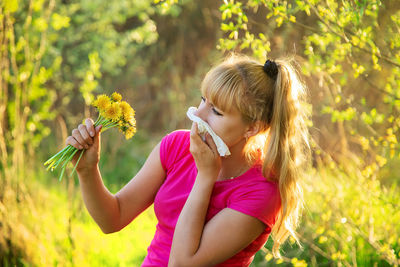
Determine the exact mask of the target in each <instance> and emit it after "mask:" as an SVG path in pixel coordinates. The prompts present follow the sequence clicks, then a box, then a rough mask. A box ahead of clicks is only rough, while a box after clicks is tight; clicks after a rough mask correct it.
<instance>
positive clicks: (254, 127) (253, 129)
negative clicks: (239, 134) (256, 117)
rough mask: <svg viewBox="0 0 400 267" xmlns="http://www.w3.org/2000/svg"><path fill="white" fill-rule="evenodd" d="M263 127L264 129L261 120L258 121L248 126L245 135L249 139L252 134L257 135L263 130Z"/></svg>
mask: <svg viewBox="0 0 400 267" xmlns="http://www.w3.org/2000/svg"><path fill="white" fill-rule="evenodd" d="M261 129H262V127H261V122H259V121H256V122H254V123H252V124H250V125H249V126H248V128H247V131H246V133H245V134H244V136H245V137H246V139H248V138H250V137H252V136H255V135H257V134H258V133H259V132H260V131H261Z"/></svg>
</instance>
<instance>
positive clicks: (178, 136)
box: [160, 130, 190, 172]
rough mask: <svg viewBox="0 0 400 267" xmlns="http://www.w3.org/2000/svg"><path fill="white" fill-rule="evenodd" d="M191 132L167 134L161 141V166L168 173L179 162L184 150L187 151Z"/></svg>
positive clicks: (179, 131) (183, 131) (182, 131)
mask: <svg viewBox="0 0 400 267" xmlns="http://www.w3.org/2000/svg"><path fill="white" fill-rule="evenodd" d="M189 138H190V132H189V131H187V130H178V131H174V132H172V133H169V134H167V135H166V136H164V138H163V139H162V140H161V144H160V160H161V165H162V167H163V168H164V170H165V171H166V172H168V170H169V169H170V168H171V167H172V166H173V164H174V163H175V162H176V161H177V160H178V158H179V155H180V154H182V151H183V149H187V148H188V145H189V144H190V140H189Z"/></svg>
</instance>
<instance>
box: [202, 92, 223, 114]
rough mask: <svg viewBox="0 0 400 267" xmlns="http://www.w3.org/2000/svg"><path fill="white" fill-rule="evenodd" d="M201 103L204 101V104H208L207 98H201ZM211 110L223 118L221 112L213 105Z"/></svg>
mask: <svg viewBox="0 0 400 267" xmlns="http://www.w3.org/2000/svg"><path fill="white" fill-rule="evenodd" d="M201 101H203V102H204V103H205V102H206V98H205V97H204V96H202V97H201ZM211 109H212V111H213V112H214V114H215V115H217V116H222V114H221V113H220V112H218V111H217V110H216V109H215V108H214V106H213V105H212V104H211Z"/></svg>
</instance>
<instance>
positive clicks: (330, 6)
mask: <svg viewBox="0 0 400 267" xmlns="http://www.w3.org/2000/svg"><path fill="white" fill-rule="evenodd" d="M230 52H240V53H244V54H246V55H249V56H252V57H254V58H256V59H258V60H259V61H260V62H261V63H263V62H265V59H266V58H271V59H275V58H279V57H285V56H289V57H292V58H295V59H296V61H297V62H298V68H299V71H300V73H301V74H302V77H303V80H304V82H305V84H306V85H307V87H308V91H309V104H307V105H304V108H307V109H309V111H310V112H311V113H312V118H311V120H310V121H309V122H308V125H309V129H310V133H311V138H312V140H311V145H312V149H313V162H312V167H313V168H312V170H311V171H310V173H309V175H308V176H307V177H306V179H305V180H304V193H305V203H304V206H305V209H304V213H303V216H302V222H301V225H300V227H299V228H298V232H299V235H300V241H301V243H302V246H303V247H302V248H300V247H299V246H298V245H297V244H295V242H294V240H292V239H289V240H288V241H287V243H286V244H285V245H284V246H283V249H282V254H283V256H284V257H283V258H282V259H274V258H273V257H272V254H271V253H270V250H269V249H270V248H271V240H269V241H268V243H267V244H266V246H265V249H263V250H262V251H260V252H258V253H257V254H256V257H255V260H254V262H253V264H252V266H299V267H300V266H399V264H400V224H399V221H400V188H399V181H400V168H399V166H400V146H399V144H398V138H399V127H400V118H399V111H400V87H399V85H400V1H396V0H387V1H379V0H371V1H367V0H350V1H345V0H343V1H334V0H321V1H320V0H305V1H303V0H287V1H278V0H248V1H235V0H224V1H212V0H203V1H193V0H181V1H177V0H166V1H161V0H129V1H128V0H119V1H107V0H92V1H83V0H3V1H1V2H0V265H1V266H139V265H140V263H141V261H142V260H143V258H144V256H145V255H146V248H147V246H148V245H149V244H150V241H151V239H152V236H153V233H154V230H155V223H156V220H155V217H154V213H153V209H152V207H150V208H149V209H148V211H146V212H144V213H143V214H142V215H140V216H139V217H138V218H137V219H136V220H135V221H134V222H133V223H131V224H130V225H129V226H127V227H126V228H125V229H123V230H122V231H121V232H119V233H115V234H112V235H104V234H103V233H102V232H101V231H100V229H99V228H98V227H97V225H96V224H95V223H94V221H93V220H92V219H91V218H90V216H89V215H88V213H87V211H86V209H85V207H84V205H83V201H82V199H81V195H80V189H79V184H78V181H77V177H76V175H74V176H73V177H67V176H65V177H64V179H63V180H62V181H61V182H59V181H58V174H59V171H58V170H55V171H54V172H46V170H45V167H44V166H43V163H44V162H45V161H46V160H47V159H48V158H49V157H50V156H52V155H54V154H55V153H56V152H58V151H59V150H60V149H62V148H63V147H64V144H65V139H66V137H67V136H68V135H70V132H71V130H72V129H73V128H75V127H76V126H77V125H78V124H80V123H81V122H82V120H83V119H84V118H87V117H91V118H93V119H95V118H96V117H97V114H96V112H95V110H94V109H93V108H92V107H90V103H91V101H92V100H93V99H94V97H96V95H98V94H103V93H104V94H111V93H112V92H114V91H117V92H119V93H120V94H122V96H123V99H124V100H126V101H127V102H129V103H130V104H131V105H132V107H133V108H134V109H135V110H136V119H137V129H138V132H137V134H136V135H135V136H134V138H132V139H130V140H125V139H124V137H123V135H122V134H120V133H119V132H118V131H116V130H113V131H107V132H106V133H104V134H103V135H102V156H101V161H100V168H101V172H102V175H103V178H104V182H105V184H106V185H107V187H108V188H109V189H110V191H112V192H113V193H116V192H117V191H118V190H119V189H120V188H121V187H122V186H124V184H126V183H127V182H128V181H129V180H130V179H131V178H132V177H133V176H134V175H135V173H136V172H137V171H138V170H139V168H140V167H141V165H142V164H143V163H144V161H145V159H146V157H147V155H148V153H149V152H150V150H151V149H152V147H153V146H154V145H155V144H157V143H158V142H159V141H160V139H161V138H162V137H163V136H164V135H165V134H167V133H169V132H170V131H173V130H175V129H179V128H188V127H190V122H189V120H188V119H186V115H185V113H186V110H187V108H188V107H189V106H194V105H198V103H199V101H200V92H199V87H200V83H201V80H202V78H203V77H204V75H205V73H206V72H207V71H208V70H209V69H210V67H211V66H212V65H214V64H216V63H217V62H218V60H220V59H222V58H223V57H224V56H226V55H227V54H229V53H230ZM71 169H72V168H68V173H67V175H69V174H70V173H71Z"/></svg>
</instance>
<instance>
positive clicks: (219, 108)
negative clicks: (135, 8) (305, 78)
mask: <svg viewBox="0 0 400 267" xmlns="http://www.w3.org/2000/svg"><path fill="white" fill-rule="evenodd" d="M201 92H202V95H203V96H202V100H201V103H200V105H199V107H198V110H197V111H196V115H197V116H198V117H200V118H201V119H202V120H204V121H205V122H206V123H208V124H209V126H210V127H211V128H212V129H213V131H214V132H215V133H216V134H217V135H218V136H219V137H221V138H222V140H223V141H224V142H225V144H226V145H227V146H228V148H229V150H230V152H231V155H230V156H227V157H220V156H219V154H218V151H217V149H216V145H215V143H214V141H213V139H212V138H211V136H210V135H209V134H206V135H205V139H204V141H203V139H202V138H201V137H200V135H199V133H198V129H197V125H196V123H193V125H192V128H191V131H190V132H189V131H175V132H173V133H170V134H168V135H167V136H166V137H164V138H163V139H162V141H161V142H160V143H159V144H158V145H157V146H156V147H155V148H154V149H153V151H152V152H151V153H150V155H149V157H148V159H147V161H146V163H145V164H144V165H143V167H142V169H141V170H140V171H139V172H138V173H137V174H136V176H135V177H134V178H133V179H132V180H131V181H130V182H129V183H128V184H127V185H126V186H125V187H124V188H122V189H121V191H119V192H118V193H117V194H115V195H113V194H111V193H110V192H109V191H108V190H107V189H106V188H105V186H104V185H103V182H102V178H101V174H100V171H99V168H98V162H99V158H100V131H101V128H100V127H101V126H99V127H97V128H96V129H94V127H93V121H92V120H91V119H87V120H86V125H82V124H81V125H79V127H78V129H74V130H73V131H72V136H69V137H68V138H67V140H66V143H67V144H70V145H72V146H74V147H76V148H80V146H81V147H83V148H85V149H86V150H87V151H86V152H85V153H84V156H83V157H82V158H81V161H80V162H79V165H78V166H77V172H78V176H79V181H80V184H81V190H82V195H83V199H84V202H85V205H86V207H87V209H88V211H89V213H90V214H91V216H92V217H93V219H94V220H95V221H96V223H97V224H98V225H99V226H100V228H101V229H102V231H103V232H104V233H112V232H116V231H119V230H121V229H122V228H124V227H125V226H126V225H127V224H129V223H130V222H131V221H132V220H133V219H134V218H135V217H136V216H138V215H139V214H140V213H141V212H142V211H144V210H145V209H146V208H147V207H149V206H150V205H151V204H152V203H154V209H155V214H156V216H157V219H158V224H157V228H156V233H155V236H154V239H153V241H152V243H151V245H150V246H149V248H148V255H147V257H146V258H145V260H144V262H143V264H142V266H167V265H168V266H214V265H218V266H249V265H250V263H251V261H252V260H253V258H254V254H255V253H256V252H257V251H258V250H259V249H260V248H261V247H262V246H263V245H264V244H265V242H266V241H267V239H268V236H269V235H270V233H272V237H273V240H274V246H273V253H274V255H275V256H279V247H280V245H281V244H282V243H283V242H284V241H285V240H286V239H287V237H288V236H289V234H291V235H292V236H293V237H294V238H296V234H295V227H296V225H297V223H298V216H299V214H300V208H301V201H302V192H301V188H300V186H299V182H298V180H299V178H300V177H301V175H302V169H303V168H302V166H304V164H303V163H304V162H305V161H304V160H305V159H306V155H307V153H306V151H307V129H306V126H305V118H306V114H305V112H304V108H301V104H302V101H303V100H304V99H303V98H304V96H305V94H304V87H303V86H302V84H301V83H300V82H299V79H298V77H297V75H296V73H295V71H294V70H293V68H292V67H291V65H290V64H289V63H288V62H286V61H284V60H277V61H276V62H274V61H270V60H267V62H266V63H265V64H264V65H262V64H259V63H257V62H256V61H254V60H251V59H248V58H246V57H243V56H232V57H230V58H228V59H227V60H225V61H224V62H222V63H221V64H219V65H218V66H216V67H214V68H213V69H211V70H210V71H209V72H208V73H207V75H206V77H205V78H204V80H203V82H202V86H201ZM75 162H76V158H75V159H74V160H73V163H75ZM296 240H297V239H296Z"/></svg>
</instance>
